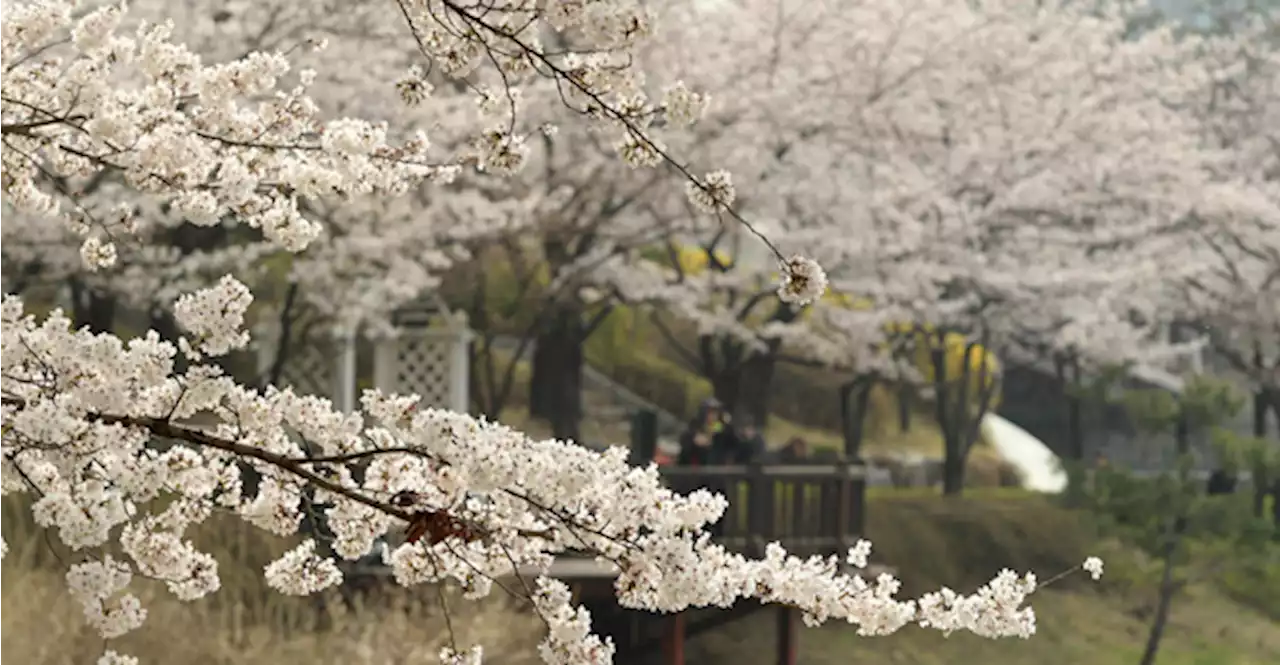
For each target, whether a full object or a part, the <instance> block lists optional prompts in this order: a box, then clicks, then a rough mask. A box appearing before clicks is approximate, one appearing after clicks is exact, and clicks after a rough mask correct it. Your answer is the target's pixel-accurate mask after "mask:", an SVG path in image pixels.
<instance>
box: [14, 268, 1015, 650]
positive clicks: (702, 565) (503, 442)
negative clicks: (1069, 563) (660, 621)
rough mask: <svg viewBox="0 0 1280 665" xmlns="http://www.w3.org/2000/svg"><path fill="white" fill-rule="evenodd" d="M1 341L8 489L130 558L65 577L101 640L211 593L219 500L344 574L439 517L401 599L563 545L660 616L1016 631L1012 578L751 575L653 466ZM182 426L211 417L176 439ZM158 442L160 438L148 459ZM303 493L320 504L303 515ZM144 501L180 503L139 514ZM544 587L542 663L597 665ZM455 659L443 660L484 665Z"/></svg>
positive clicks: (771, 558)
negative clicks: (925, 586) (969, 581)
mask: <svg viewBox="0 0 1280 665" xmlns="http://www.w3.org/2000/svg"><path fill="white" fill-rule="evenodd" d="M215 288H218V287H215ZM221 288H222V290H224V291H235V290H236V289H235V288H234V287H233V286H225V287H221ZM193 297H194V298H195V299H196V300H197V301H209V302H217V301H218V295H217V294H205V293H199V294H196V295H195V296H193ZM188 311H189V312H190V317H191V318H190V320H188V321H187V325H188V326H189V327H191V328H194V329H200V330H205V331H207V332H209V333H210V336H216V337H217V338H234V337H235V326H236V324H237V323H238V322H237V321H236V320H235V317H227V316H225V315H224V313H223V311H221V310H220V309H218V308H200V307H192V308H190V309H189V310H188ZM3 342H4V348H5V349H6V352H5V354H4V356H3V359H2V363H3V367H2V370H3V377H4V379H3V396H4V402H3V404H4V406H3V409H4V423H5V425H4V438H3V467H2V469H0V470H2V471H3V476H2V479H3V489H4V491H5V492H6V493H8V492H13V491H25V492H33V493H37V494H38V495H39V496H40V497H41V498H40V499H39V500H38V501H37V502H36V504H35V508H34V510H35V512H36V516H37V520H38V521H39V522H40V523H41V524H42V525H45V526H48V527H51V528H53V529H55V531H56V532H57V533H58V534H59V536H60V538H61V539H62V540H63V541H64V542H66V543H67V544H68V545H70V546H72V547H74V548H76V549H80V550H87V551H93V550H94V549H95V548H97V547H100V546H103V545H106V544H107V543H108V541H109V540H110V539H111V538H112V536H111V534H112V533H113V532H118V533H119V534H120V536H119V540H120V544H121V545H122V546H123V550H124V552H125V553H126V555H127V556H128V557H129V560H127V561H116V560H114V559H110V558H105V557H104V558H102V559H100V560H97V561H93V562H90V563H85V564H81V565H79V566H77V567H76V568H74V569H73V570H72V572H71V573H70V574H69V576H68V582H69V584H70V585H71V587H72V589H73V590H74V591H75V592H76V594H77V597H79V598H81V599H82V601H83V602H84V603H85V608H86V615H87V616H89V617H90V619H91V621H92V622H93V623H94V625H95V626H97V627H98V628H99V630H100V631H101V632H102V633H103V635H104V636H106V637H114V636H117V635H120V634H122V633H124V632H127V631H128V630H132V629H135V628H137V627H138V626H139V625H141V624H142V622H143V620H144V619H145V611H144V610H143V609H142V608H141V607H140V604H139V603H138V602H137V599H136V598H134V597H133V596H130V595H127V594H124V595H122V593H123V592H124V590H125V589H126V588H127V586H128V583H129V581H130V578H131V576H132V575H142V576H146V577H151V578H154V579H157V580H162V581H164V582H165V583H166V584H167V585H168V587H169V589H170V590H171V591H172V592H173V593H174V594H176V595H177V596H178V597H180V598H184V599H193V598H197V597H200V596H202V595H205V594H207V593H209V592H212V591H214V590H216V589H217V587H218V581H217V563H216V562H215V561H213V560H211V559H210V558H209V557H208V556H207V555H205V554H203V553H200V552H198V551H196V550H195V549H194V548H193V547H192V545H191V543H190V541H188V540H185V539H184V538H183V533H184V532H185V530H186V529H187V528H188V527H189V526H190V525H192V524H194V523H198V522H200V521H202V520H203V519H206V518H207V517H208V516H209V515H210V514H212V512H213V510H212V509H213V507H214V506H220V507H223V508H226V509H228V510H230V511H232V512H234V513H236V514H238V515H240V516H241V517H243V518H244V519H245V520H246V521H248V522H249V523H251V524H254V525H256V526H258V527H260V528H264V529H267V530H270V531H272V532H274V533H277V534H282V535H284V534H292V533H295V532H297V531H298V529H299V525H300V523H301V520H302V516H303V513H304V510H305V509H306V508H307V507H308V506H309V505H316V506H324V514H325V515H326V517H327V519H328V521H329V524H330V527H331V529H332V531H333V533H334V534H335V536H336V539H335V542H334V550H335V551H336V552H337V556H339V557H341V558H344V559H348V560H352V559H357V558H359V557H362V556H365V555H367V554H369V553H370V552H371V551H373V549H374V547H375V543H376V542H377V540H378V538H379V537H381V536H383V535H384V534H386V533H387V532H388V531H389V530H390V529H392V528H397V525H401V526H403V525H405V524H406V523H408V524H409V525H410V528H412V524H413V523H414V522H415V521H418V520H420V519H421V518H422V516H425V515H428V514H431V515H441V514H447V515H448V520H449V523H450V524H452V525H453V526H451V527H450V528H449V529H447V530H443V531H439V532H431V531H430V530H428V535H427V537H423V538H418V539H416V540H412V539H411V540H408V541H406V542H405V543H404V544H402V545H400V546H398V547H395V548H393V549H387V550H385V551H384V553H383V556H384V559H385V561H386V562H387V563H388V565H390V566H391V568H392V570H393V572H394V574H395V577H396V579H397V581H399V582H400V583H402V584H406V585H413V584H422V583H434V582H453V583H456V584H459V585H461V586H462V587H463V589H464V590H465V591H466V592H467V595H468V596H469V597H473V598H474V597H481V596H484V595H486V594H488V593H490V592H491V590H492V587H493V582H494V580H495V579H497V578H499V577H501V576H504V575H508V574H512V573H513V572H514V571H515V570H527V569H530V568H532V569H534V570H539V571H542V572H544V573H545V572H546V571H547V569H548V567H549V566H550V564H551V562H552V560H553V558H554V556H555V555H556V554H558V553H562V552H564V551H565V550H567V549H569V548H573V549H575V550H585V551H588V552H593V553H595V554H597V555H599V556H600V557H602V558H604V559H606V560H608V561H610V562H613V563H615V564H616V565H618V566H619V568H620V576H619V579H618V584H617V588H618V589H619V592H618V598H619V601H620V602H621V603H622V604H624V605H625V606H629V607H634V608H642V609H647V610H654V611H664V612H674V611H679V610H682V609H685V608H688V607H693V606H729V605H732V604H733V603H734V602H735V601H736V600H738V599H741V598H752V597H754V598H759V599H760V600H763V601H765V602H772V603H784V604H788V605H792V606H795V607H798V608H800V609H801V610H803V612H804V614H805V617H806V620H807V621H808V622H810V623H811V624H815V625H816V624H818V623H821V622H824V621H828V620H843V621H847V622H849V623H852V624H855V625H857V626H858V627H859V630H860V631H861V632H862V633H864V634H869V635H879V634H886V633H890V632H893V631H895V630H898V629H900V628H902V627H904V626H907V625H910V624H919V625H922V626H932V627H936V628H939V629H942V630H946V631H952V630H970V631H975V632H978V633H980V634H983V635H988V636H992V637H995V636H1006V635H1014V636H1026V635H1029V634H1030V633H1031V632H1032V630H1033V625H1034V624H1033V615H1032V614H1031V612H1030V610H1028V609H1026V608H1025V607H1023V601H1024V600H1025V598H1026V596H1027V595H1028V594H1029V593H1030V592H1031V591H1032V590H1033V589H1034V584H1033V583H1032V581H1031V579H1030V578H1026V579H1022V580H1018V579H1017V578H1016V577H1010V576H1011V575H1012V573H1006V574H1002V575H1001V576H1000V577H998V578H997V579H996V580H995V581H994V582H993V583H992V584H991V585H990V586H988V587H985V588H984V589H982V590H980V591H979V592H978V593H977V595H975V596H969V597H966V596H961V595H958V594H955V593H953V592H950V591H947V590H944V591H942V592H941V593H940V594H938V595H931V596H926V597H925V598H923V599H921V600H920V601H919V602H913V601H901V600H897V599H895V597H894V595H895V593H896V591H897V589H898V586H899V584H898V582H897V581H896V580H895V579H893V578H892V577H890V576H888V575H881V576H879V577H878V578H877V579H875V580H873V581H867V580H864V579H863V578H862V577H861V576H859V575H857V574H848V573H846V572H843V569H842V567H841V565H840V564H841V563H842V560H841V558H839V557H827V558H822V557H814V558H810V559H801V558H797V557H795V556H792V555H789V554H787V553H786V551H785V550H783V548H782V547H780V546H779V545H778V544H776V543H775V544H773V545H771V546H770V547H769V548H768V552H767V553H766V556H765V557H764V558H763V559H760V560H752V559H748V558H746V557H743V556H741V555H739V554H736V553H733V552H730V551H727V550H725V548H724V547H722V546H720V545H718V544H716V543H714V542H712V540H711V538H710V535H709V533H708V532H707V531H706V527H707V525H709V524H710V523H712V522H714V521H716V520H717V519H719V518H720V517H721V516H722V514H723V512H724V510H725V507H726V502H725V499H724V498H723V497H721V496H718V495H714V494H711V493H709V492H707V491H705V490H699V491H696V492H693V493H692V494H689V495H687V496H682V495H679V494H675V493H673V492H672V491H671V490H669V489H667V488H665V487H664V486H663V484H662V482H661V480H660V478H659V476H658V473H657V469H656V467H653V466H650V467H647V468H635V467H632V466H630V465H629V464H628V463H627V461H626V458H625V451H623V450H621V449H614V450H610V451H608V452H603V453H598V452H593V451H590V450H588V449H586V448H584V447H581V446H577V445H574V444H572V443H566V442H561V441H555V440H548V441H532V440H530V439H528V438H527V437H525V436H524V435H522V434H519V433H517V432H515V431H512V430H510V429H509V428H506V427H503V426H501V425H497V424H493V423H489V422H485V421H483V420H477V419H474V418H472V417H470V416H467V415H464V414H458V413H452V412H447V411H438V410H434V409H418V408H417V406H416V405H417V397H416V396H412V395H411V396H388V395H384V394H381V393H380V392H378V391H368V392H366V393H365V394H364V396H363V413H341V412H337V411H334V410H333V409H332V406H331V405H330V404H329V403H328V402H327V400H324V399H320V398H316V397H311V396H300V395H296V394H294V393H293V392H292V391H289V390H283V391H277V390H270V391H268V392H267V393H266V394H260V393H258V392H257V391H255V390H252V389H247V388H245V387H242V386H239V385H237V384H236V383H235V382H234V381H232V380H230V379H229V378H228V377H226V376H225V375H223V374H222V372H221V371H219V370H218V369H217V368H216V367H215V366H212V365H199V364H196V365H193V366H192V367H190V368H189V369H187V370H186V371H185V372H177V371H175V369H174V359H175V357H176V355H177V353H178V352H179V350H178V349H177V348H175V346H174V345H173V344H171V343H169V342H166V341H162V340H160V339H159V338H158V337H157V336H156V335H155V334H154V333H152V334H150V335H148V336H146V337H143V338H139V339H135V340H132V341H130V342H128V343H125V342H122V341H121V340H120V339H119V338H116V337H114V336H112V335H109V334H105V333H102V334H93V333H91V332H89V331H87V330H79V331H73V330H71V329H70V326H69V322H68V321H67V320H66V318H65V317H64V316H63V315H62V314H61V313H60V312H54V313H53V314H52V315H50V316H49V317H48V318H46V319H45V320H44V321H42V322H37V320H36V319H35V318H34V317H32V316H30V315H26V314H24V312H23V305H22V303H21V302H20V301H19V300H17V299H16V298H13V297H6V298H5V299H4V303H3ZM198 412H204V413H210V414H212V415H213V416H214V417H215V418H216V420H217V421H218V422H220V423H221V424H217V425H214V426H210V427H200V428H195V427H191V426H184V425H182V424H181V423H182V422H183V421H184V420H185V419H187V418H190V417H191V416H193V415H194V414H196V413H198ZM156 440H164V441H166V442H168V443H169V444H170V445H169V446H168V447H166V448H164V449H163V450H161V449H158V448H156V447H153V446H152V445H151V442H152V441H156ZM304 441H305V443H306V445H305V447H304V446H303V442H304ZM361 462H367V465H365V466H363V468H360V469H359V470H360V473H359V474H357V473H356V472H357V468H358V467H357V465H358V464H359V463H361ZM241 463H244V464H249V465H250V466H252V467H253V468H254V469H255V470H256V471H257V472H258V473H259V474H260V476H261V481H260V483H259V486H258V489H257V490H256V492H246V491H245V488H244V486H243V484H242V483H241V477H240V473H239V470H238V464H241ZM357 478H359V479H357ZM305 488H311V489H314V490H316V496H315V498H314V504H310V503H308V502H309V501H312V500H311V499H308V498H306V497H305V495H304V492H303V490H304V489H305ZM160 496H168V497H173V498H174V499H175V500H174V501H172V502H170V503H169V504H168V505H167V506H166V507H165V508H163V509H162V510H160V511H159V512H155V510H156V509H154V508H152V507H151V506H153V505H155V504H153V503H151V502H152V500H153V499H155V498H157V497H160ZM117 529H119V530H118V531H117ZM868 553H869V544H866V543H859V544H858V545H857V546H856V547H855V548H853V550H852V551H850V552H849V553H847V555H846V557H844V558H845V559H847V561H849V562H852V563H854V564H863V563H865V562H866V556H867V554H868ZM265 573H266V576H267V580H268V582H269V583H270V584H271V586H272V587H274V588H276V589H278V590H280V591H282V592H285V593H291V594H308V593H315V592H318V591H321V590H323V589H325V588H329V587H332V586H333V585H335V584H338V583H339V582H340V581H341V573H340V570H339V568H338V567H337V566H336V564H335V561H334V560H332V559H326V558H323V557H321V556H320V555H319V554H318V552H317V548H316V543H315V541H313V540H305V541H304V542H303V544H302V545H300V546H299V547H297V548H296V549H294V550H292V551H290V552H288V553H286V554H285V555H284V556H283V557H281V558H280V559H279V560H278V561H276V562H274V563H272V564H270V565H269V566H268V567H267V569H266V571H265ZM539 585H540V586H539V587H538V591H537V593H536V594H535V596H534V597H533V598H532V600H533V602H534V607H535V609H536V610H537V611H538V613H539V614H540V616H542V618H543V619H544V620H546V621H547V622H548V624H549V632H548V637H547V639H546V641H545V642H544V644H543V646H542V654H543V656H544V658H545V659H546V660H547V662H552V663H603V662H609V661H610V659H611V654H612V645H610V644H609V643H608V642H607V641H602V640H601V639H600V638H599V637H598V636H595V635H593V634H592V633H591V631H590V619H589V615H588V614H587V613H586V611H585V610H584V609H582V608H580V607H574V606H573V604H572V602H571V599H570V594H569V593H568V590H567V588H566V587H564V586H563V584H562V583H559V582H555V581H552V580H549V579H544V580H542V581H540V582H539ZM469 653H473V654H474V657H473V656H471V655H464V654H453V655H451V656H450V660H454V661H458V662H474V660H475V659H476V658H478V657H479V652H478V651H476V652H469ZM459 659H461V660H459Z"/></svg>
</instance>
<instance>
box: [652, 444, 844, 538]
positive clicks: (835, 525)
mask: <svg viewBox="0 0 1280 665" xmlns="http://www.w3.org/2000/svg"><path fill="white" fill-rule="evenodd" d="M662 476H663V477H664V478H665V479H666V482H667V484H668V486H669V487H670V488H671V489H673V490H675V491H677V492H680V493H682V494H684V493H688V492H692V491H694V490H697V489H699V488H706V489H708V490H710V491H713V492H718V493H721V494H723V495H724V496H725V497H726V498H727V499H728V500H729V507H728V509H727V510H726V511H725V516H724V518H723V519H722V520H721V521H720V523H719V524H717V525H714V531H713V533H715V535H716V537H717V540H718V541H719V542H721V543H722V544H724V545H725V546H726V547H729V548H730V549H733V550H736V551H739V552H742V553H743V554H748V555H751V556H760V555H762V554H763V553H764V548H765V546H766V545H767V544H768V543H770V542H773V541H779V542H781V543H782V544H783V545H784V546H785V547H786V548H787V550H788V551H790V552H793V553H795V554H799V555H811V554H823V555H825V554H835V553H837V552H842V551H844V550H845V549H847V548H849V547H851V546H853V544H854V542H856V541H857V539H858V538H859V537H860V536H861V534H862V533H863V516H864V510H863V509H864V501H865V496H866V468H865V467H864V466H862V465H860V464H848V463H839V464H795V465H792V464H786V465H782V464H779V465H753V466H712V467H665V468H663V469H662Z"/></svg>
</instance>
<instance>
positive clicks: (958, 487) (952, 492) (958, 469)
mask: <svg viewBox="0 0 1280 665" xmlns="http://www.w3.org/2000/svg"><path fill="white" fill-rule="evenodd" d="M945 438H946V439H947V442H946V445H947V452H946V455H945V456H944V457H943V458H942V495H943V496H959V495H960V494H961V493H962V492H964V460H965V456H964V453H963V451H961V450H960V445H959V443H958V441H954V440H953V437H952V436H946V437H945Z"/></svg>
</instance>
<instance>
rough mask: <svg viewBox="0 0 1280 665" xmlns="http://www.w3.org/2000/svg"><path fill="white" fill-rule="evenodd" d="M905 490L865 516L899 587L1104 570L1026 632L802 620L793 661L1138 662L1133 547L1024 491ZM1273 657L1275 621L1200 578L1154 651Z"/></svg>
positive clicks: (1177, 663)
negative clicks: (1098, 561) (1094, 567)
mask: <svg viewBox="0 0 1280 665" xmlns="http://www.w3.org/2000/svg"><path fill="white" fill-rule="evenodd" d="M912 494H916V493H914V492H901V491H897V492H892V491H882V492H877V493H875V494H873V496H872V501H871V512H870V513H869V514H868V527H867V530H868V536H869V538H870V539H871V540H872V542H873V543H874V544H875V553H874V555H873V559H874V560H877V561H880V562H883V563H886V564H889V565H891V566H894V567H895V568H897V571H898V576H899V577H900V578H901V579H902V580H903V581H904V589H903V591H904V595H910V596H914V595H918V594H919V593H921V592H924V591H928V590H930V589H936V588H938V587H939V586H944V585H945V586H950V587H952V588H955V589H958V590H964V591H968V590H972V589H973V588H975V587H976V586H977V585H980V584H982V583H983V582H985V581H986V580H988V579H990V577H991V575H992V574H994V573H995V572H997V571H998V570H999V569H1001V568H1005V567H1009V568H1013V569H1015V570H1019V571H1028V570H1029V571H1034V572H1036V573H1037V574H1038V575H1039V576H1040V577H1041V579H1045V578H1047V577H1050V576H1052V575H1054V574H1057V573H1059V572H1061V571H1063V570H1066V569H1068V568H1070V567H1072V566H1074V565H1077V564H1078V563H1079V562H1080V561H1081V560H1083V559H1084V557H1085V556H1087V555H1089V554H1101V555H1102V556H1103V557H1104V558H1105V559H1106V560H1107V561H1108V573H1107V575H1106V576H1104V578H1103V580H1102V581H1101V582H1098V583H1094V582H1091V581H1088V580H1087V578H1085V577H1083V576H1080V575H1078V576H1075V577H1072V578H1068V579H1067V580H1064V581H1063V582H1062V583H1059V584H1058V585H1055V586H1054V587H1051V588H1050V589H1049V590H1045V591H1042V592H1040V593H1038V594H1037V595H1036V596H1034V597H1033V600H1032V604H1033V606H1034V607H1035V608H1036V611H1037V613H1038V616H1039V622H1038V626H1039V628H1038V630H1039V632H1038V634H1037V635H1036V636H1035V637H1033V638H1032V639H1030V640H1027V641H1022V640H985V639H982V638H977V637H974V636H972V635H965V634H957V635H952V636H950V637H943V636H942V635H940V634H938V633H934V632H930V631H924V630H919V629H910V630H907V631H905V632H902V633H900V634H897V635H893V636H890V637H882V638H862V637H858V635H857V634H856V632H855V631H854V630H853V629H851V628H848V627H846V626H837V625H832V626H825V627H822V628H818V629H802V631H801V637H800V657H799V662H800V663H802V664H803V665H826V664H831V665H836V664H837V663H839V664H846V663H877V664H894V663H903V664H904V665H1137V663H1138V660H1139V656H1140V655H1141V651H1142V646H1143V644H1144V641H1145V639H1146V635H1147V627H1148V625H1149V624H1148V617H1149V615H1150V612H1151V607H1152V603H1153V601H1154V599H1155V589H1154V586H1153V585H1152V584H1151V579H1150V577H1148V576H1142V575H1138V576H1135V574H1134V570H1133V563H1132V559H1133V557H1134V555H1133V554H1132V553H1131V552H1129V551H1128V550H1126V549H1124V548H1122V547H1120V546H1118V545H1117V544H1115V543H1108V542H1102V541H1100V540H1099V539H1098V537H1097V535H1096V532H1095V531H1094V529H1093V528H1092V527H1091V526H1090V524H1089V521H1088V520H1087V519H1082V518H1081V516H1080V515H1078V514H1076V513H1072V512H1069V511H1065V510H1062V509H1060V508H1057V507H1055V506H1053V505H1051V504H1050V503H1049V502H1048V501H1046V500H1044V499H1040V498H1036V497H1031V496H1027V495H1025V494H1022V493H1019V492H1010V491H981V492H975V493H974V494H975V495H977V496H975V497H973V498H969V499H965V500H962V501H942V500H940V499H936V498H931V497H920V496H912ZM1277 574H1280V571H1277ZM772 621H773V617H772V616H771V615H770V614H769V613H762V614H759V615H755V616H753V617H751V618H749V619H746V620H744V621H742V622H739V623H737V624H734V625H731V626H728V627H726V628H725V629H723V630H722V631H719V632H716V633H713V634H710V635H706V636H701V637H699V638H697V639H695V640H692V641H691V642H692V643H691V645H690V652H689V657H690V662H692V663H701V664H706V665H710V664H713V663H715V664H719V663H723V664H725V665H732V664H733V663H739V662H741V663H747V662H755V661H751V660H750V659H749V655H750V654H759V653H769V652H770V650H771V649H772V648H773V639H774V633H773V623H772ZM1277 662H1280V625H1277V624H1276V623H1275V622H1274V621H1272V620H1271V619H1269V618H1267V617H1265V616H1264V615H1262V614H1259V613H1257V612H1255V611H1252V610H1250V609H1247V608H1245V607H1244V606H1241V605H1239V604H1236V603H1234V602H1232V601H1231V600H1230V599H1228V597H1227V596H1226V595H1224V594H1223V593H1222V592H1221V591H1220V590H1218V589H1217V588H1215V587H1212V586H1209V585H1207V584H1201V585H1196V586H1192V587H1190V588H1189V589H1188V590H1187V591H1186V593H1185V595H1182V596H1179V597H1178V598H1177V600H1176V601H1175V603H1174V611H1173V619H1172V623H1171V626H1170V628H1169V630H1168V632H1167V633H1166V638H1165V641H1164V642H1163V643H1162V647H1161V654H1160V657H1159V659H1158V663H1159V664H1160V665H1264V664H1266V665H1270V664H1273V663H1277Z"/></svg>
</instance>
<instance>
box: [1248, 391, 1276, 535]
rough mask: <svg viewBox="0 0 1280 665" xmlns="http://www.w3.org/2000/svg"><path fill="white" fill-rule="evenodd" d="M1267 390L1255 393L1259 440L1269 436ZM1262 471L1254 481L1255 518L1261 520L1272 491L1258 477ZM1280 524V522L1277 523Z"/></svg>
mask: <svg viewBox="0 0 1280 665" xmlns="http://www.w3.org/2000/svg"><path fill="white" fill-rule="evenodd" d="M1267 392H1268V391H1267V390H1266V389H1265V388H1264V389H1261V390H1257V391H1254V393H1253V435H1254V436H1255V437H1257V438H1259V439H1262V438H1265V437H1266V436H1267V410H1268V409H1270V408H1271V405H1270V404H1269V402H1270V399H1269V398H1270V396H1269V395H1268V394H1267ZM1259 471H1261V469H1254V476H1255V477H1254V479H1253V516H1254V517H1258V518H1261V517H1262V516H1263V515H1262V513H1263V511H1264V510H1265V508H1266V504H1267V494H1268V493H1269V492H1270V491H1271V488H1270V487H1269V486H1268V485H1269V483H1268V482H1267V479H1266V478H1263V477H1258V476H1259V473H1258V472H1259ZM1277 524H1280V522H1277Z"/></svg>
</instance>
